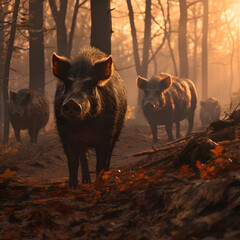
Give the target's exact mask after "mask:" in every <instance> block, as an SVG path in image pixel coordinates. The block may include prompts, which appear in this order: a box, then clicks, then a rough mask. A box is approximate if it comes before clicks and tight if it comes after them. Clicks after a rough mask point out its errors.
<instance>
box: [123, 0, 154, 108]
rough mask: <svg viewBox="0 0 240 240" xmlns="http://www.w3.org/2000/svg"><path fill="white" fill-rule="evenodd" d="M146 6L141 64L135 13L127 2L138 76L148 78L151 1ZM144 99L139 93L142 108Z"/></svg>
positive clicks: (147, 0)
mask: <svg viewBox="0 0 240 240" xmlns="http://www.w3.org/2000/svg"><path fill="white" fill-rule="evenodd" d="M145 3H146V6H145V25H144V40H143V52H142V63H141V62H140V56H139V47H138V40H137V32H136V27H135V23H134V13H133V8H132V3H131V0H127V5H128V11H129V20H130V26H131V34H132V43H133V54H134V61H135V67H136V72H137V75H141V76H142V77H145V78H146V77H147V73H148V64H149V50H150V46H151V0H146V2H145ZM141 99H142V92H141V90H139V92H138V105H139V106H140V104H141Z"/></svg>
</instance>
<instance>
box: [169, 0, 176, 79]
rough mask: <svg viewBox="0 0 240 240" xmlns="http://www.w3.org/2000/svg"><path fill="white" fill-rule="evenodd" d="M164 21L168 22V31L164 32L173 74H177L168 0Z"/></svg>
mask: <svg viewBox="0 0 240 240" xmlns="http://www.w3.org/2000/svg"><path fill="white" fill-rule="evenodd" d="M166 21H167V22H168V32H167V33H166V34H167V41H168V48H169V51H170V56H171V59H172V62H173V68H174V73H175V76H178V69H177V64H176V60H175V56H174V52H173V49H172V45H171V32H172V24H171V18H170V4H169V0H167V19H166Z"/></svg>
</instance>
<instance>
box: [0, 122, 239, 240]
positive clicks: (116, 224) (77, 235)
mask: <svg viewBox="0 0 240 240" xmlns="http://www.w3.org/2000/svg"><path fill="white" fill-rule="evenodd" d="M182 135H184V132H182ZM159 136H160V141H159V143H158V144H157V145H154V146H153V144H152V137H151V132H150V128H149V127H148V126H147V125H138V124H137V123H136V122H135V121H134V120H128V121H127V122H126V124H125V126H124V128H123V130H122V133H121V137H120V139H119V141H118V142H117V144H116V147H115V149H114V152H113V157H112V160H111V169H110V171H108V172H101V173H100V175H99V177H98V178H97V179H95V166H96V160H95V156H94V153H93V152H90V154H89V167H90V172H91V178H92V180H93V183H92V184H91V185H90V184H84V185H83V184H81V181H79V182H80V183H79V186H78V189H77V190H71V189H69V188H68V187H67V180H68V169H67V160H66V156H65V154H64V153H63V149H62V146H61V143H60V141H59V137H58V135H57V132H56V130H53V128H51V129H50V130H48V131H46V132H42V133H41V134H40V135H39V142H38V144H37V145H30V144H29V143H28V142H29V137H28V135H27V134H23V144H21V145H20V144H16V143H15V140H14V138H13V136H12V137H11V138H10V143H9V144H8V145H7V146H3V145H1V146H0V239H6V240H7V239H42V240H45V239H69V240H70V239H176V240H181V239H193V240H194V239H205V240H216V239H229V240H230V239H231V240H235V239H240V224H239V222H240V140H239V138H240V125H239V124H235V125H234V126H233V125H231V126H229V127H227V128H224V129H220V130H216V131H203V130H201V131H200V130H199V131H196V130H195V133H194V134H193V135H192V136H191V137H189V138H183V139H182V140H181V141H180V140H179V141H175V142H172V143H167V141H166V139H167V136H166V134H165V130H164V128H160V129H159ZM210 139H211V140H213V141H214V142H211V140H210ZM209 146H210V147H209ZM136 153H137V154H136ZM203 153H206V154H207V155H204V154H203ZM134 154H135V156H138V157H133V155H134ZM206 159H208V160H207V161H206ZM80 172H81V171H79V173H80ZM79 179H81V174H80V176H79Z"/></svg>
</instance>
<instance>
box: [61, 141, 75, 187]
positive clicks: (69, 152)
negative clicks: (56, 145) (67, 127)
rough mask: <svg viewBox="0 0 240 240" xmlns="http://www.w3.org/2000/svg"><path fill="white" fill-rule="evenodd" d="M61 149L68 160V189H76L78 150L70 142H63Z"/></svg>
mask: <svg viewBox="0 0 240 240" xmlns="http://www.w3.org/2000/svg"><path fill="white" fill-rule="evenodd" d="M63 149H64V152H65V154H66V156H67V159H68V170H69V181H68V184H69V188H71V189H76V188H77V184H78V167H79V150H78V149H79V148H78V147H77V146H75V144H73V143H72V142H71V141H64V142H63Z"/></svg>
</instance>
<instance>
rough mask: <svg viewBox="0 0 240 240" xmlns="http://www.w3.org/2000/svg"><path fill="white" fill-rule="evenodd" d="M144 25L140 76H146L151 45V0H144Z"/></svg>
mask: <svg viewBox="0 0 240 240" xmlns="http://www.w3.org/2000/svg"><path fill="white" fill-rule="evenodd" d="M145 9H146V10H145V21H144V22H145V27H144V39H143V57H142V67H141V74H140V75H141V76H142V77H144V78H146V77H147V73H148V59H149V49H150V46H151V19H152V16H151V0H146V8H145Z"/></svg>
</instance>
